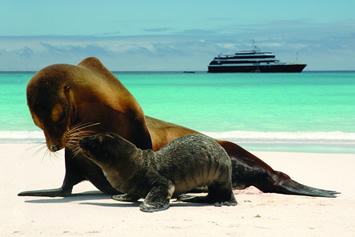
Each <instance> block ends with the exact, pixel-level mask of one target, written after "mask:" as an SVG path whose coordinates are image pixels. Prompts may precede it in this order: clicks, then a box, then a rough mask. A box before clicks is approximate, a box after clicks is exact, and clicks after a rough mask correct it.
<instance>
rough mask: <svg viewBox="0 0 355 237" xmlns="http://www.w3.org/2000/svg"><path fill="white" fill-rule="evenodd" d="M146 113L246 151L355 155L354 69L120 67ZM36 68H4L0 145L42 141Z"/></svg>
mask: <svg viewBox="0 0 355 237" xmlns="http://www.w3.org/2000/svg"><path fill="white" fill-rule="evenodd" d="M114 74H115V75H116V76H117V77H118V78H119V80H120V81H121V82H122V83H123V84H124V85H125V86H126V87H127V88H128V90H129V91H130V92H131V93H132V94H133V96H134V97H135V98H136V99H137V100H138V102H139V104H140V105H141V107H142V108H143V110H144V112H145V114H146V115H149V116H152V117H155V118H158V119H162V120H165V121H169V122H172V123H176V124H180V125H183V126H186V127H189V128H192V129H195V130H198V131H201V132H204V133H206V134H208V135H210V136H212V137H215V138H219V139H225V140H229V141H233V142H236V143H237V144H239V145H241V146H242V147H244V148H245V149H247V150H259V151H260V150H262V151H296V152H325V153H328V152H339V153H355V72H302V73H270V74H267V73H266V74H265V73H226V74H212V73H205V72H196V73H182V72H156V73H153V72H115V73H114ZM33 75H34V72H0V115H1V116H0V143H43V142H44V136H43V133H42V131H41V130H40V129H38V128H37V127H36V126H35V125H34V123H33V121H32V119H31V115H30V113H29V110H28V108H27V105H26V85H27V82H28V81H29V80H30V78H31V77H32V76H33Z"/></svg>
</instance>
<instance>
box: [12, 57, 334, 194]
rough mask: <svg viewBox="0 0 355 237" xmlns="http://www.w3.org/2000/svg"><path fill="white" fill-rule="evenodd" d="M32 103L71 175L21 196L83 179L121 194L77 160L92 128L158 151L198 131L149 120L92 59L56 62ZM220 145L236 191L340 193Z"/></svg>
mask: <svg viewBox="0 0 355 237" xmlns="http://www.w3.org/2000/svg"><path fill="white" fill-rule="evenodd" d="M27 102H28V107H29V109H30V112H31V115H32V118H33V121H34V123H35V124H36V125H37V126H38V127H40V128H41V129H42V130H43V131H44V134H45V137H46V143H47V147H48V149H49V150H50V151H53V152H55V151H58V150H60V149H62V148H64V147H65V165H66V174H65V177H64V181H63V185H62V187H61V188H58V189H51V190H38V191H27V192H21V193H19V195H20V196H67V195H69V194H71V191H72V188H73V186H74V185H76V184H77V183H79V182H81V181H83V180H89V181H90V182H91V183H93V184H94V185H95V186H96V187H97V188H98V189H99V190H101V191H103V192H105V193H108V194H114V193H117V191H116V190H115V189H114V188H112V186H111V185H110V184H109V183H108V181H107V180H106V178H105V176H104V175H103V173H102V171H101V169H100V168H99V167H98V166H97V165H96V164H94V163H93V162H91V161H89V160H88V159H86V158H85V157H83V155H82V154H80V152H79V153H75V156H74V151H75V149H76V147H78V143H77V141H78V139H80V138H82V137H83V136H84V135H88V134H87V131H89V130H90V131H91V132H92V133H102V132H113V133H116V134H119V135H120V136H122V137H123V138H125V139H127V140H128V141H130V142H132V143H133V144H135V145H136V146H137V147H138V148H141V149H151V148H153V149H154V150H155V151H157V150H159V149H161V148H162V147H164V146H165V145H166V144H168V143H169V142H171V141H173V140H174V139H176V138H179V137H181V136H183V135H187V134H192V133H198V132H197V131H194V130H192V129H189V128H185V127H182V126H179V125H176V124H172V123H168V122H165V121H162V120H158V119H155V118H152V117H148V116H144V114H143V111H142V109H141V107H140V106H139V104H138V103H137V101H136V100H135V98H134V97H133V96H132V95H131V94H130V93H129V91H128V90H127V89H126V88H125V87H124V86H123V85H122V83H121V82H120V81H119V80H118V79H117V78H116V77H115V76H114V75H113V74H112V73H111V72H110V71H109V70H108V69H107V68H106V67H105V66H104V65H103V64H102V63H101V62H100V61H99V60H98V59H96V58H86V59H84V60H83V61H82V62H80V63H79V64H78V66H74V65H67V64H56V65H51V66H48V67H45V68H43V69H42V70H40V71H38V72H37V73H36V74H35V75H34V76H33V77H32V78H31V80H30V81H29V83H28V85H27ZM97 123H99V124H98V125H95V126H91V127H87V126H90V125H93V124H97ZM216 141H217V142H218V143H219V144H220V145H222V147H223V148H224V149H225V150H226V152H227V153H228V155H229V157H230V158H231V161H232V183H233V187H234V188H245V187H248V186H251V185H253V186H255V187H257V188H258V189H260V190H261V191H263V192H276V193H284V194H296V195H308V196H320V197H336V196H335V195H336V194H337V192H335V191H329V190H322V189H317V188H312V187H308V186H305V185H302V184H299V183H297V182H295V181H294V180H292V179H291V178H290V177H289V176H288V175H286V174H284V173H282V172H279V171H275V170H273V169H272V168H271V167H270V166H268V165H267V164H266V163H265V162H263V161H262V160H260V159H259V158H258V157H256V156H254V155H253V154H251V153H250V152H248V151H246V150H245V149H243V148H241V147H240V146H238V145H237V144H234V143H232V142H228V141H220V140H216ZM236 176H238V179H236Z"/></svg>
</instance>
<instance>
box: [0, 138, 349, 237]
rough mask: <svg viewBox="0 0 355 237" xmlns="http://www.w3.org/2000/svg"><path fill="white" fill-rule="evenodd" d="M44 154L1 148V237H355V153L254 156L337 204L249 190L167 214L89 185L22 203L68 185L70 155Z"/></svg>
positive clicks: (28, 149) (20, 147)
mask: <svg viewBox="0 0 355 237" xmlns="http://www.w3.org/2000/svg"><path fill="white" fill-rule="evenodd" d="M38 149H39V147H38V146H35V145H26V144H0V152H1V161H2V164H1V171H0V173H1V179H0V182H1V195H0V198H1V204H0V205H1V207H0V209H1V210H0V212H1V214H0V236H80V235H81V236H169V237H172V236H355V190H354V188H355V185H354V184H355V154H318V153H288V152H254V154H256V155H257V156H259V157H261V158H262V159H263V160H264V161H265V162H267V163H268V164H269V165H271V167H273V168H274V169H276V170H281V171H283V172H285V173H287V174H289V175H290V176H291V177H292V178H293V179H295V180H297V181H298V182H301V183H304V184H307V185H310V186H315V187H318V188H324V189H331V190H336V191H340V192H342V194H341V195H339V196H338V198H336V199H332V198H315V197H303V196H292V195H281V194H270V193H261V192H260V191H259V190H257V189H256V188H253V187H250V188H248V189H246V190H236V191H235V195H236V198H237V200H238V205H237V206H235V207H214V206H210V205H199V204H197V205H193V204H189V203H178V202H172V203H171V206H170V208H169V209H168V210H166V211H162V212H157V213H143V212H141V211H140V210H139V208H138V205H139V204H137V203H123V202H117V201H114V200H111V199H110V196H108V195H104V194H102V193H100V192H98V191H97V189H96V188H95V187H94V186H92V185H91V184H90V183H89V182H82V183H80V184H78V185H77V186H75V187H74V190H73V193H74V195H72V196H71V197H66V198H47V197H18V196H17V193H19V192H21V191H25V190H34V189H46V188H57V187H59V186H60V185H61V184H62V180H63V177H64V159H63V152H59V153H58V154H57V155H55V156H54V155H53V154H52V155H50V154H46V155H44V153H45V152H44V150H42V151H41V152H37V150H38Z"/></svg>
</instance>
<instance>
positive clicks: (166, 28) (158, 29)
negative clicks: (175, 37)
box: [143, 27, 172, 33]
mask: <svg viewBox="0 0 355 237" xmlns="http://www.w3.org/2000/svg"><path fill="white" fill-rule="evenodd" d="M171 30H172V29H171V28H168V27H162V28H150V29H143V31H145V32H154V33H160V32H167V31H171Z"/></svg>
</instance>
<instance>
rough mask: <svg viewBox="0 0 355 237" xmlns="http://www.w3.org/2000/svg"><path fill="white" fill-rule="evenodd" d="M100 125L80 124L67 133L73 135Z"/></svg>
mask: <svg viewBox="0 0 355 237" xmlns="http://www.w3.org/2000/svg"><path fill="white" fill-rule="evenodd" d="M97 125H100V123H81V124H77V125H75V126H73V127H72V128H71V129H70V130H69V131H68V132H67V133H68V134H72V133H75V132H77V131H81V130H83V129H86V128H89V127H93V126H97Z"/></svg>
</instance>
